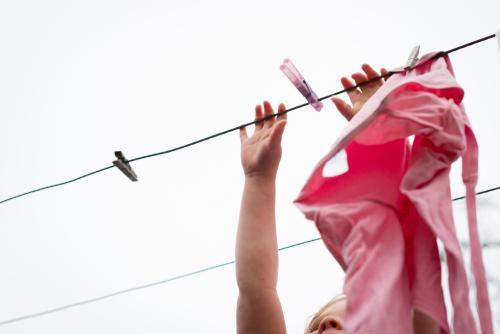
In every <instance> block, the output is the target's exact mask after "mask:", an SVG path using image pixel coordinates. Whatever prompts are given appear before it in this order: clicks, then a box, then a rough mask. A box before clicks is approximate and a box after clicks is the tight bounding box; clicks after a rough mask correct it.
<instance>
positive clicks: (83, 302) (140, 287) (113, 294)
mask: <svg viewBox="0 0 500 334" xmlns="http://www.w3.org/2000/svg"><path fill="white" fill-rule="evenodd" d="M496 190H500V187H495V188H490V189H486V190H483V191H479V192H477V193H476V195H482V194H486V193H489V192H492V191H496ZM464 198H465V196H460V197H456V198H454V199H452V201H458V200H461V199H464ZM318 240H320V238H314V239H309V240H305V241H301V242H298V243H294V244H291V245H288V246H284V247H281V248H278V251H280V252H281V251H284V250H286V249H290V248H295V247H298V246H303V245H306V244H310V243H312V242H315V241H318ZM466 246H467V244H463V243H462V247H466ZM482 246H483V247H486V248H489V247H498V246H500V242H486V243H482ZM234 263H235V261H234V260H233V261H229V262H224V263H221V264H217V265H215V266H210V267H206V268H202V269H199V270H195V271H191V272H188V273H184V274H181V275H177V276H173V277H170V278H166V279H163V280H160V281H156V282H152V283H147V284H143V285H138V286H135V287H131V288H128V289H124V290H119V291H115V292H111V293H108V294H105V295H102V296H99V297H94V298H90V299H85V300H81V301H78V302H75V303H71V304H67V305H63V306H59V307H55V308H51V309H47V310H44V311H40V312H36V313H31V314H27V315H24V316H20V317H16V318H12V319H8V320H3V321H0V326H4V325H7V324H11V323H14V322H20V321H24V320H28V319H32V318H37V317H41V316H44V315H48V314H51V313H56V312H61V311H64V310H67V309H70V308H73V307H77V306H82V305H86V304H92V303H95V302H98V301H101V300H104V299H109V298H112V297H116V296H120V295H123V294H126V293H129V292H133V291H138V290H143V289H147V288H151V287H154V286H158V285H162V284H165V283H169V282H173V281H177V280H181V279H184V278H187V277H190V276H194V275H198V274H201V273H204V272H207V271H212V270H215V269H219V268H222V267H226V266H229V265H231V264H234Z"/></svg>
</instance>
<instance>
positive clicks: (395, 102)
mask: <svg viewBox="0 0 500 334" xmlns="http://www.w3.org/2000/svg"><path fill="white" fill-rule="evenodd" d="M434 55H435V54H429V55H426V56H424V57H422V58H421V59H420V61H419V62H418V63H417V65H416V67H415V68H414V69H413V70H411V71H405V70H404V69H397V70H396V72H397V73H396V74H394V75H392V76H391V77H390V78H389V79H388V80H387V82H386V83H385V84H384V85H383V86H382V87H381V88H380V89H379V90H378V91H377V93H376V94H375V95H374V96H373V97H372V98H371V99H370V100H369V101H368V102H367V103H366V104H365V106H364V107H363V109H362V110H360V111H359V112H358V114H357V115H356V116H355V117H354V118H353V119H352V120H351V121H350V122H349V124H348V125H347V127H346V129H345V130H344V131H343V133H342V134H341V136H340V137H339V139H338V140H337V141H336V143H335V144H334V146H333V148H332V149H331V151H330V152H329V153H328V154H327V155H326V156H325V157H324V158H323V159H322V160H321V161H320V162H319V164H318V165H317V166H316V168H315V169H314V171H313V173H312V175H311V176H310V178H309V179H308V181H307V183H306V185H305V186H304V188H303V189H302V191H301V193H300V195H299V197H298V198H297V199H296V200H295V204H296V205H297V206H298V208H299V209H300V210H302V211H303V212H304V214H305V215H306V217H307V218H308V219H311V220H313V221H314V222H315V223H316V226H317V228H318V230H319V232H320V234H321V237H322V239H323V241H324V242H325V244H326V246H327V247H328V249H329V250H330V252H331V253H332V254H333V255H334V256H335V258H336V259H337V261H338V262H339V263H340V265H341V266H342V268H343V269H344V270H345V272H346V277H345V282H344V293H345V294H346V295H347V313H346V314H347V315H346V326H347V332H348V333H349V334H365V333H366V334H368V333H370V334H372V333H385V334H390V333H397V334H401V333H411V332H412V320H411V312H412V309H414V308H416V309H419V310H421V311H422V312H424V313H426V314H428V315H430V316H431V317H433V318H434V319H435V320H436V321H437V322H438V323H439V324H440V327H441V333H450V332H451V329H450V326H449V324H448V321H447V316H446V308H445V303H444V298H443V292H442V287H441V263H440V258H439V253H438V248H437V243H436V238H439V239H440V240H441V241H442V243H443V245H444V248H445V253H446V262H447V265H448V272H449V278H448V281H449V289H450V296H451V300H452V304H453V318H452V324H453V326H452V327H453V332H454V333H456V334H474V333H478V330H477V328H476V324H475V321H474V318H473V316H472V312H471V310H470V307H469V295H468V293H469V286H468V282H467V276H466V272H465V268H464V262H463V258H462V253H461V250H460V245H459V242H458V240H457V236H456V233H455V227H454V224H453V215H452V206H451V193H450V185H449V172H450V167H451V164H452V163H453V162H454V161H455V160H457V159H458V158H460V157H462V164H463V165H462V174H463V175H462V178H463V181H464V184H465V186H466V194H467V196H466V201H467V212H468V223H469V231H470V245H471V258H472V269H473V273H474V278H475V282H476V287H477V302H478V313H479V319H480V325H481V332H482V333H483V334H492V333H493V325H492V319H491V310H490V305H489V300H488V292H487V283H486V280H485V272H484V266H483V262H482V258H481V248H480V243H479V237H478V233H477V226H476V209H475V195H474V188H475V185H476V182H477V144H476V140H475V138H474V134H473V132H472V129H471V127H470V124H469V121H468V119H467V116H466V114H465V111H464V108H463V106H462V104H461V101H462V98H463V95H464V92H463V90H462V88H461V87H460V86H459V85H458V84H457V83H456V81H455V78H454V76H453V70H452V67H451V64H450V62H449V59H448V57H447V56H443V57H439V58H437V59H432V57H433V56H434ZM411 135H415V137H414V141H413V144H412V145H411V144H410V142H409V140H408V137H409V136H411ZM343 151H344V152H345V153H346V156H347V161H345V162H343V161H342V158H341V155H338V154H339V153H343ZM345 164H347V166H348V170H347V171H346V170H343V167H346V166H344V165H345ZM332 173H333V175H332ZM335 173H337V174H338V175H335Z"/></svg>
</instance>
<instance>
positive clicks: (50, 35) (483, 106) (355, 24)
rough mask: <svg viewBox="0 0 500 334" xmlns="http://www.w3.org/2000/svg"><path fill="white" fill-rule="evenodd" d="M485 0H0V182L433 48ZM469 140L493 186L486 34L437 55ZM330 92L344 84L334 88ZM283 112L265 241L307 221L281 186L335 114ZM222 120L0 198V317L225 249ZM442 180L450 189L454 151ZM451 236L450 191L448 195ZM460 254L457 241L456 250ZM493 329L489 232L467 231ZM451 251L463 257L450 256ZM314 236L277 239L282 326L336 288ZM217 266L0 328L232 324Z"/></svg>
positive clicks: (484, 29) (324, 148) (228, 151)
mask: <svg viewBox="0 0 500 334" xmlns="http://www.w3.org/2000/svg"><path fill="white" fill-rule="evenodd" d="M499 12H500V3H499V2H498V1H496V0H490V1H483V0H478V1H451V0H443V1H428V0H424V1H419V2H404V3H403V2H401V1H396V0H381V1H344V2H339V1H335V2H334V1H316V0H311V1H308V2H304V1H273V2H270V1H262V0H255V1H251V2H250V1H246V2H237V1H227V0H214V1H210V2H203V1H199V0H198V1H194V0H187V1H186V0H185V1H151V0H142V1H123V0H122V1H112V0H100V1H95V0H89V1H55V0H46V1H43V2H41V1H24V0H20V1H6V0H4V1H1V2H0V45H1V49H0V50H1V52H0V91H1V93H0V118H1V119H0V143H2V144H1V145H0V156H1V157H2V163H1V164H0V200H1V199H4V198H7V197H10V196H12V195H16V194H19V193H22V192H25V191H29V190H32V189H34V188H39V187H43V186H46V185H50V184H54V183H58V182H62V181H65V180H67V179H71V178H74V177H78V176H80V175H83V174H86V173H88V172H91V171H94V170H97V169H100V168H103V167H106V166H109V165H111V162H112V161H113V160H114V154H113V152H114V151H116V150H121V151H123V153H124V155H125V157H127V158H129V159H132V158H134V157H138V156H142V155H145V154H150V153H155V152H159V151H163V150H167V149H170V148H173V147H176V146H178V145H182V144H185V143H187V142H190V141H192V140H196V139H199V138H202V137H205V136H208V135H211V134H213V133H215V132H219V131H222V130H225V129H227V128H231V127H234V126H237V125H239V124H243V123H245V122H248V121H251V120H252V119H253V108H254V106H255V105H256V104H258V103H260V102H262V101H263V100H264V99H266V100H269V101H270V102H271V103H272V104H273V105H277V103H279V102H284V103H285V104H286V105H287V106H288V107H292V106H295V105H298V104H301V103H303V102H304V100H303V98H302V96H301V95H300V94H299V93H298V91H296V89H295V88H294V87H293V86H292V85H291V84H290V82H289V81H288V79H287V78H286V77H285V76H284V75H283V74H282V72H281V71H280V70H279V65H280V64H281V62H282V60H283V59H284V58H290V59H292V60H293V61H294V63H295V64H296V65H297V67H298V68H299V70H300V71H301V72H302V73H303V74H304V76H305V77H306V79H308V82H309V83H310V84H311V86H312V87H313V88H314V89H315V91H316V92H317V93H318V95H320V96H324V95H327V94H330V93H332V92H334V91H338V90H340V89H341V86H340V82H339V79H340V77H341V76H344V75H350V74H351V73H353V72H356V71H359V68H360V66H361V64H363V63H370V64H372V65H373V66H374V67H376V68H380V67H382V66H384V67H387V68H389V69H390V68H394V67H398V66H401V65H403V64H404V62H405V61H406V59H407V57H408V55H409V53H410V51H411V49H412V47H413V46H414V45H417V44H420V45H421V54H424V53H427V52H431V51H439V50H447V49H451V48H453V47H455V46H458V45H461V44H464V43H466V42H469V41H472V40H475V39H478V38H481V37H484V36H487V35H490V34H493V33H495V31H497V30H499V29H500V20H499V18H498V13H499ZM451 61H452V63H453V66H454V69H455V74H456V77H457V80H458V82H459V83H460V84H461V85H462V86H463V88H464V90H465V98H464V105H465V107H466V111H467V113H468V115H469V118H470V120H471V123H472V125H473V128H474V131H475V133H476V136H477V139H478V142H479V148H480V160H479V175H480V177H479V183H478V186H477V189H478V190H484V189H488V188H492V187H497V186H499V185H500V174H499V173H498V171H499V170H500V156H499V154H498V143H499V142H500V133H499V131H498V124H500V115H499V113H498V111H499V107H498V102H497V97H498V92H499V88H500V84H499V83H498V80H497V78H498V76H499V75H500V53H499V47H498V45H497V44H496V42H495V40H489V41H486V42H484V43H481V44H479V45H476V46H473V47H470V48H467V49H464V50H461V51H459V52H456V53H454V54H452V55H451ZM344 97H345V96H344ZM325 102H327V103H325V108H324V109H323V110H322V111H321V112H320V113H318V112H316V111H314V110H313V109H312V108H311V107H306V108H302V109H299V110H296V111H293V112H291V113H290V114H289V116H288V124H287V128H286V130H285V134H284V137H283V142H282V146H283V157H282V160H281V164H280V169H279V172H278V180H277V204H276V205H277V210H276V211H277V229H278V243H279V246H280V247H283V246H286V245H290V244H293V243H297V242H301V241H304V240H309V239H313V238H317V237H318V232H317V231H316V230H315V227H314V224H312V223H311V222H310V221H307V220H306V219H305V218H304V217H303V215H302V214H301V213H300V212H299V210H298V209H297V208H296V207H295V206H294V205H293V204H292V201H293V200H294V199H295V198H296V196H297V195H298V193H299V191H300V189H301V187H302V186H303V184H304V183H305V181H306V179H307V177H308V176H309V174H310V173H311V172H312V169H313V167H314V166H315V164H316V163H317V162H318V161H319V160H320V158H322V157H323V156H324V155H325V154H326V153H327V152H328V150H329V148H330V146H331V145H332V143H333V142H334V141H335V139H336V137H337V136H338V135H339V133H340V131H341V130H342V129H343V127H344V126H345V125H346V121H345V120H344V119H343V118H342V116H340V115H339V114H338V112H336V110H335V109H334V107H333V105H332V104H331V103H328V101H325ZM239 145H240V144H239V136H238V133H237V132H234V133H230V134H227V135H224V136H221V137H218V138H216V139H213V140H211V141H208V142H204V143H202V144H199V145H196V146H193V147H190V148H188V149H185V150H181V151H177V152H175V153H172V154H170V155H163V156H158V157H154V158H151V159H145V160H141V161H138V162H136V163H133V165H132V167H133V168H134V170H135V171H136V173H137V174H138V177H139V181H138V182H135V183H132V182H130V181H129V180H128V179H127V178H126V177H125V176H124V175H123V174H122V173H120V172H119V171H118V170H117V169H114V168H113V169H110V170H107V171H105V172H103V173H100V174H97V175H93V176H91V177H89V178H86V179H84V180H81V181H78V182H76V183H73V184H69V185H66V186H62V187H59V188H54V189H50V190H47V191H44V192H39V193H36V194H32V195H30V196H26V197H22V198H19V199H16V200H13V201H10V202H7V203H4V204H1V205H0V264H1V267H2V274H1V275H0V296H1V297H0V322H1V321H4V320H7V319H11V318H16V317H19V316H23V315H26V314H31V313H36V312H40V311H43V310H46V309H51V308H56V307H59V306H62V305H66V304H71V303H74V302H78V301H80V300H86V299H90V298H95V297H98V296H101V295H105V294H108V293H112V292H114V291H118V290H122V289H127V288H130V287H134V286H138V285H143V284H148V283H151V282H156V281H160V280H163V279H166V278H169V277H172V276H176V275H180V274H184V273H187V272H191V271H195V270H199V269H201V268H205V267H209V266H213V265H217V264H220V263H224V262H227V261H231V260H233V259H234V246H235V245H234V243H235V236H236V229H237V223H238V212H239V205H240V199H241V193H242V186H243V181H244V177H243V172H242V169H241V166H240V160H239V158H240V156H239V153H240V147H239ZM450 179H451V185H452V195H453V197H457V196H461V195H463V193H464V187H463V185H462V184H461V178H460V163H457V164H456V165H455V166H454V167H453V169H452V173H451V178H450ZM454 215H455V218H456V224H457V231H458V234H459V237H460V239H461V240H466V238H467V237H466V236H467V230H466V221H465V220H464V215H465V209H464V206H463V203H460V202H455V203H454ZM478 217H479V229H480V232H481V238H482V240H483V241H485V242H496V241H500V233H499V229H498V227H497V226H495V224H499V223H500V192H496V193H489V194H485V195H482V196H480V197H478ZM464 255H465V258H466V259H468V253H467V249H466V248H464ZM484 257H485V262H486V268H487V271H488V275H489V276H490V278H491V284H490V294H491V300H492V303H493V309H494V318H495V326H496V329H497V331H498V330H500V320H499V319H500V304H499V301H500V265H499V263H500V248H499V247H496V248H495V247H489V248H485V249H484ZM467 261H468V260H467ZM342 280H343V273H342V270H341V269H340V267H339V266H338V265H337V264H336V262H335V260H334V259H333V257H332V256H331V255H330V254H329V253H328V252H327V250H326V248H325V247H324V246H323V244H322V243H321V242H312V243H309V244H307V245H303V246H300V247H296V248H292V249H288V250H285V251H283V252H281V253H280V273H279V282H278V292H279V295H280V298H281V301H282V305H283V309H284V313H285V318H286V321H287V327H288V331H289V332H290V333H301V332H302V331H303V328H304V326H305V324H306V320H307V318H308V317H309V316H310V315H312V314H313V313H314V312H315V311H316V309H318V308H319V307H320V306H321V305H322V304H324V303H325V302H327V301H328V300H329V299H330V298H331V297H332V296H334V295H336V294H337V293H339V292H340V291H341V289H342ZM236 298H237V286H236V281H235V275H234V266H233V265H229V266H226V267H223V268H220V269H217V270H213V271H210V272H205V273H202V274H199V275H195V276H191V277H188V278H185V279H182V280H177V281H174V282H170V283H166V284H162V285H158V286H154V287H151V288H148V289H143V290H140V291H135V292H130V293H128V294H123V295H120V296H117V297H114V298H109V299H106V300H102V301H99V302H95V303H92V304H87V305H84V306H79V307H74V308H71V309H68V310H64V311H61V312H57V313H53V314H50V315H46V316H41V317H37V318H33V319H29V320H25V321H20V322H16V323H11V324H7V325H4V326H0V333H12V334H17V333H34V332H36V333H68V332H70V333H89V332H92V333H110V332H120V333H122V334H128V333H138V332H140V333H191V332H196V333H198V334H200V333H234V332H235V326H236V325H235V322H236V320H235V319H236V317H235V310H236Z"/></svg>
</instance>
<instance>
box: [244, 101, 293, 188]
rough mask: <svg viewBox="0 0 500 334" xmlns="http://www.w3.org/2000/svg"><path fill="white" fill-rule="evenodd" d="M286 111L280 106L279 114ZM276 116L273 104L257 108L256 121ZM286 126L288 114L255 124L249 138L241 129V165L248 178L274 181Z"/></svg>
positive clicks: (267, 103)
mask: <svg viewBox="0 0 500 334" xmlns="http://www.w3.org/2000/svg"><path fill="white" fill-rule="evenodd" d="M284 110H285V105H284V104H280V105H279V107H278V112H282V111H284ZM272 114H274V110H273V108H272V107H271V104H270V103H269V102H267V101H265V102H264V110H262V106H261V105H258V106H256V107H255V119H256V120H257V119H260V118H263V117H265V116H268V115H272ZM285 125H286V114H282V115H279V116H277V117H273V118H270V119H268V120H265V121H262V122H259V123H256V124H255V131H254V133H253V135H252V136H251V137H250V138H249V137H248V135H247V132H246V129H245V128H241V129H240V139H241V164H242V166H243V170H244V172H245V176H246V177H247V178H248V177H261V178H264V179H268V180H269V179H270V180H272V179H274V178H275V177H276V172H277V170H278V165H279V162H280V159H281V137H282V135H283V131H284V129H285Z"/></svg>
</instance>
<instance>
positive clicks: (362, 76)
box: [332, 64, 387, 121]
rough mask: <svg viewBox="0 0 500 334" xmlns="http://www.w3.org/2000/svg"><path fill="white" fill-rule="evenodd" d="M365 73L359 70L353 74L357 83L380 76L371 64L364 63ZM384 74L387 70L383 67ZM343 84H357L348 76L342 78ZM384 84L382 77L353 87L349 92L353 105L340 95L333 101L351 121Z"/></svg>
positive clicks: (347, 86)
mask: <svg viewBox="0 0 500 334" xmlns="http://www.w3.org/2000/svg"><path fill="white" fill-rule="evenodd" d="M361 68H362V69H363V71H364V72H365V73H361V72H357V73H354V74H353V75H351V77H352V78H353V79H354V81H355V82H356V84H360V83H362V82H365V81H368V80H370V79H373V78H376V77H378V76H379V74H378V73H377V71H375V70H374V69H373V68H372V67H371V66H370V65H368V64H364V65H363V66H361ZM381 73H382V75H386V74H387V70H386V69H384V68H382V70H381ZM340 82H341V83H342V86H344V88H345V89H347V88H350V87H353V86H354V85H355V84H354V83H353V82H352V81H351V80H350V79H349V78H346V77H343V78H342V79H340ZM383 84H384V80H383V79H380V80H377V81H374V82H372V83H369V84H367V85H366V86H363V87H359V88H357V89H353V90H350V91H348V92H347V95H349V99H350V100H351V103H352V106H351V105H350V104H349V103H347V102H345V101H344V100H342V99H341V98H338V97H333V98H332V101H333V103H334V104H335V106H336V107H337V109H338V111H340V113H341V114H342V115H343V116H344V117H345V118H346V119H347V120H348V121H349V120H350V119H351V118H352V117H353V116H354V115H356V113H357V112H358V111H359V110H361V108H362V107H363V105H364V104H365V102H366V101H368V99H369V98H370V97H372V95H373V94H375V92H376V91H377V90H378V89H379V88H380V87H381V86H382V85H383Z"/></svg>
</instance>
